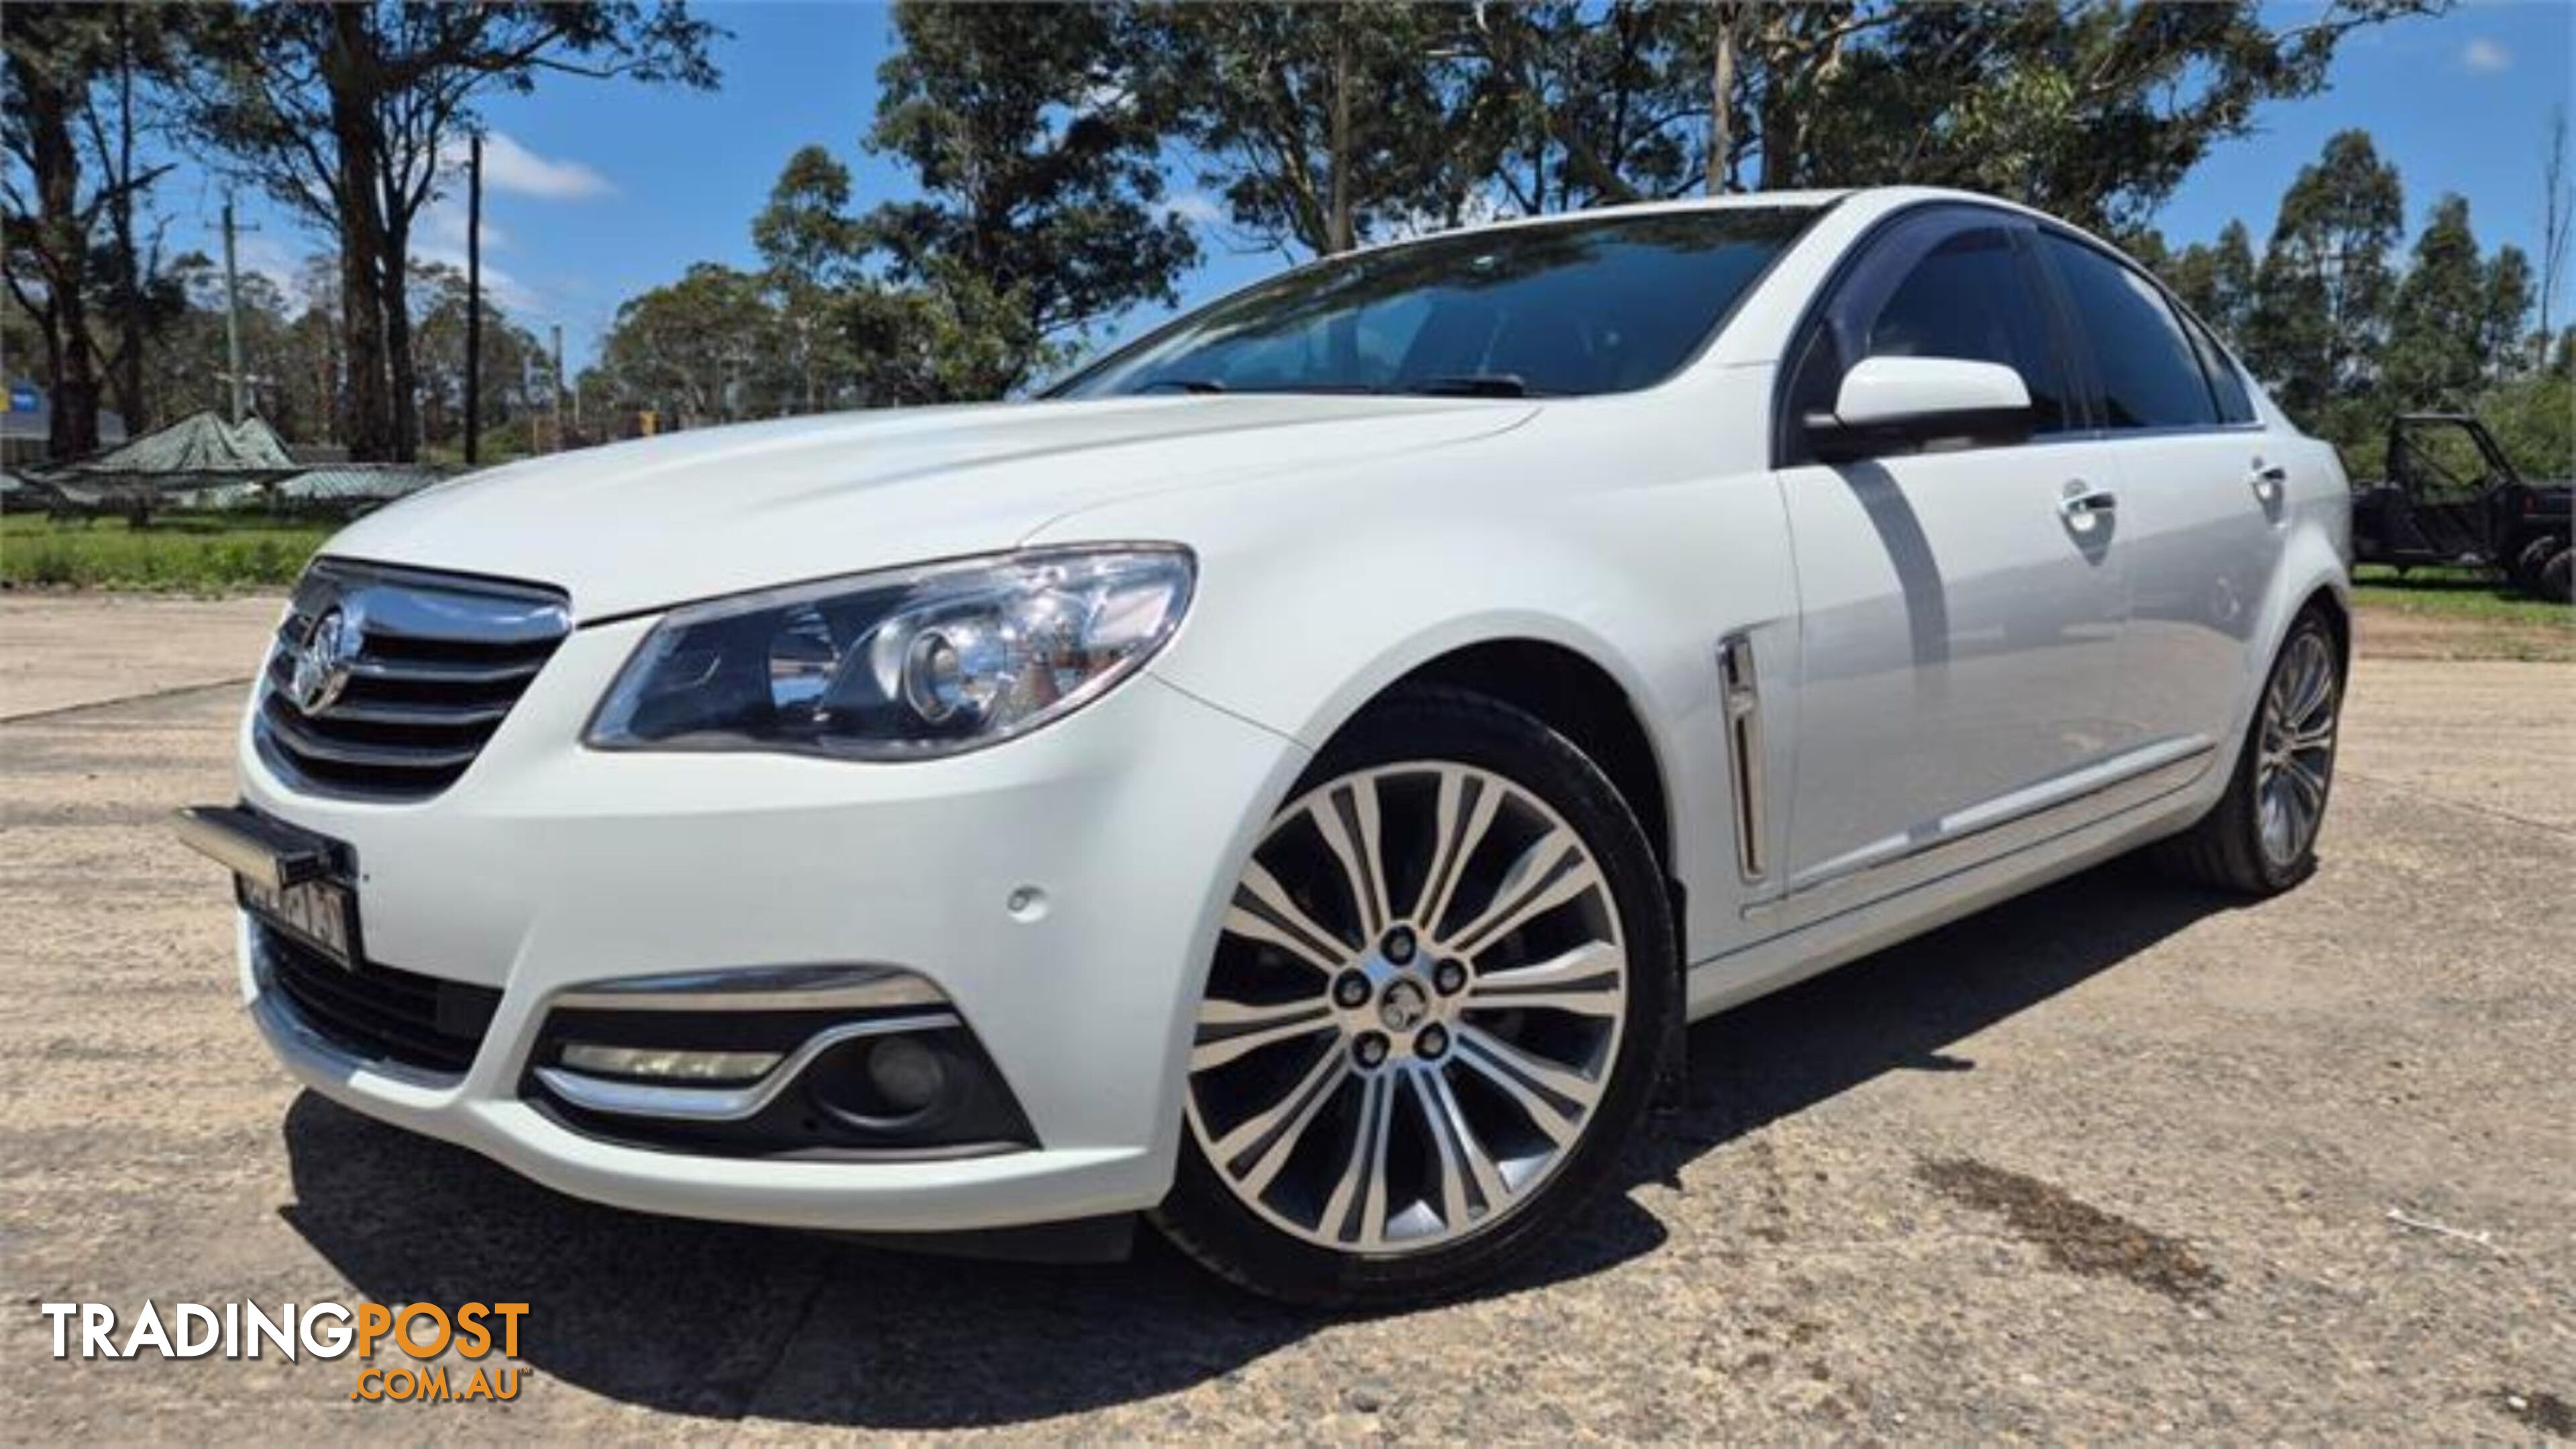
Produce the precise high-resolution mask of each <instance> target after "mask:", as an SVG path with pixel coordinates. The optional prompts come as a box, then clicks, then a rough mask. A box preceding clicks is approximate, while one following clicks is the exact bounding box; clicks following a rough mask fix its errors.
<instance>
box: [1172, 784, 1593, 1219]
mask: <svg viewBox="0 0 2576 1449" xmlns="http://www.w3.org/2000/svg"><path fill="white" fill-rule="evenodd" d="M1627 1010H1628V959H1627V951H1626V948H1625V945H1624V942H1623V940H1622V937H1621V934H1620V926H1619V919H1618V912H1617V910H1616V909H1615V908H1614V906H1613V903H1612V900H1611V896H1610V890H1609V885H1608V881H1607V878H1606V877H1605V876H1604V874H1603V873H1602V870H1601V866H1600V863H1599V861H1598V860H1596V859H1595V857H1594V855H1593V852H1592V850H1591V848H1590V847H1589V846H1588V845H1587V844H1586V843H1585V842H1584V840H1583V839H1582V837H1581V836H1580V835H1578V834H1577V833H1576V832H1575V830H1574V829H1573V828H1572V827H1571V826H1569V825H1568V824H1566V822H1565V820H1564V819H1563V818H1562V817H1561V816H1560V815H1558V814H1557V812H1556V811H1555V810H1553V809H1551V808H1550V807H1549V806H1548V805H1547V804H1546V802H1544V801H1542V800H1541V799H1539V798H1538V797H1537V796H1536V795H1534V794H1532V793H1531V792H1530V791H1528V790H1526V789H1524V788H1522V787H1521V786H1519V785H1517V784H1515V783H1513V782H1512V781H1511V780H1509V779H1507V778H1505V777H1503V776H1501V775H1499V774H1496V773H1494V772H1492V771H1489V770H1485V769H1480V768H1477V767H1473V766H1469V765H1463V764H1457V763H1452V762H1445V761H1444V762H1435V761H1421V762H1409V763H1403V764H1395V765H1386V766H1380V767H1377V768H1373V769H1366V770H1360V771H1354V772H1352V773H1350V774H1346V775H1343V776H1341V777H1339V778H1337V779H1334V780H1331V781H1328V782H1326V783H1325V784H1323V785H1321V786H1319V787H1318V788H1316V789H1314V790H1311V791H1309V792H1307V793H1306V794H1305V795H1303V796H1301V797H1299V798H1298V799H1297V800H1295V801H1293V802H1291V803H1290V804H1289V805H1288V806H1287V808H1285V809H1284V810H1282V811H1281V812H1280V813H1279V814H1278V816H1277V817H1276V818H1274V819H1273V820H1272V821H1271V823H1270V825H1269V827H1268V829H1267V830H1266V831H1265V832H1264V835H1263V839H1262V842H1261V844H1260V845H1259V846H1258V847H1257V848H1256V849H1255V851H1254V853H1253V858H1252V860H1251V861H1250V862H1249V863H1248V864H1247V865H1246V866H1245V868H1244V872H1243V876H1242V879H1241V880H1240V882H1239V883H1238V884H1237V886H1236V889H1235V894H1234V899H1233V904H1232V908H1231V909H1230V910H1229V912H1228V913H1227V916H1226V921H1225V931H1224V935H1223V937H1222V938H1221V940H1220V942H1219V949H1218V952H1217V959H1216V962H1215V965H1214V967H1213V968H1212V970H1211V973H1210V978H1209V986H1208V994H1207V996H1206V998H1205V1000H1204V1001H1203V1002H1202V1004H1201V1006H1200V1009H1199V1017H1198V1030H1197V1036H1196V1040H1195V1043H1194V1045H1193V1048H1192V1051H1191V1055H1190V1070H1189V1104H1188V1110H1189V1122H1190V1128H1191V1131H1192V1132H1193V1133H1194V1134H1195V1135H1196V1137H1197V1140H1198V1144H1199V1147H1200V1149H1201V1150H1202V1151H1203V1152H1204V1153H1205V1155H1206V1157H1207V1160H1208V1162H1209V1163H1210V1164H1211V1165H1213V1166H1214V1168H1215V1169H1216V1173H1217V1175H1218V1176H1219V1177H1220V1178H1221V1179H1222V1180H1223V1181H1224V1182H1225V1184H1226V1186H1227V1187H1228V1189H1229V1190H1230V1191H1231V1192H1232V1193H1233V1194H1234V1196H1235V1198H1236V1200H1237V1201H1239V1202H1241V1203H1242V1204H1243V1205H1245V1206H1246V1207H1248V1208H1250V1209H1251V1210H1252V1211H1253V1212H1255V1213H1256V1214H1258V1215H1259V1216H1260V1217H1262V1218H1263V1219H1265V1220H1267V1221H1268V1222H1269V1223H1271V1224H1272V1225H1273V1226H1275V1227H1277V1228H1280V1229H1282V1230H1284V1231H1286V1232H1288V1233H1290V1234H1292V1235H1294V1236H1296V1237H1298V1238H1300V1239H1303V1240H1305V1241H1307V1242H1310V1243H1315V1244H1320V1245H1322V1246H1324V1247H1327V1248H1332V1249H1335V1250H1339V1251H1344V1252H1358V1253H1363V1254H1369V1255H1376V1256H1385V1255H1396V1254H1407V1253H1414V1252H1419V1251H1422V1250H1425V1249H1428V1248H1432V1247H1437V1246H1444V1245H1447V1244H1451V1243H1454V1242H1457V1241H1459V1240H1460V1239H1462V1238H1465V1237H1468V1236H1470V1235H1472V1234H1475V1233H1479V1232H1482V1231H1483V1230H1485V1229H1487V1228H1489V1227H1491V1226H1493V1225H1494V1224H1495V1223H1497V1222H1499V1221H1501V1220H1502V1219H1503V1218H1504V1217H1506V1216H1508V1215H1509V1214H1510V1213H1511V1212H1512V1211H1513V1210H1514V1209H1515V1208H1517V1207H1519V1206H1520V1205H1522V1204H1524V1203H1526V1202H1528V1201H1530V1200H1531V1199H1532V1198H1533V1197H1534V1196H1535V1195H1536V1194H1537V1191H1538V1189H1539V1188H1540V1187H1541V1186H1542V1185H1543V1184H1544V1183H1545V1182H1546V1181H1547V1180H1548V1178H1549V1177H1550V1176H1551V1175H1552V1174H1553V1173H1554V1171H1555V1170H1556V1169H1557V1168H1558V1167H1559V1166H1560V1165H1562V1164H1563V1162H1564V1161H1565V1160H1566V1158H1567V1157H1568V1156H1569V1155H1570V1154H1571V1153H1572V1152H1573V1150H1574V1148H1575V1146H1576V1144H1577V1143H1578V1142H1579V1141H1580V1140H1581V1139H1582V1137H1583V1134H1584V1131H1585V1129H1586V1127H1587V1126H1588V1125H1589V1124H1590V1122H1591V1120H1592V1117H1593V1114H1594V1110H1595V1108H1596V1107H1597V1106H1598V1104H1599V1102H1600V1100H1601V1095H1602V1092H1603V1091H1604V1089H1605V1088H1606V1087H1607V1085H1608V1078H1609V1072H1610V1064H1611V1063H1612V1062H1614V1061H1615V1060H1617V1058H1618V1052H1619V1040H1620V1033H1621V1030H1622V1028H1623V1026H1624V1024H1625V1020H1626V1016H1627Z"/></svg>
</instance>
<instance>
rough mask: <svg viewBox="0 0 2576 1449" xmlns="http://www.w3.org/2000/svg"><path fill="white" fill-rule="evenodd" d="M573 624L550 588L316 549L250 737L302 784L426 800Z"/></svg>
mask: <svg viewBox="0 0 2576 1449" xmlns="http://www.w3.org/2000/svg"><path fill="white" fill-rule="evenodd" d="M570 627H571V609H570V606H569V604H568V603H567V601H566V600H565V598H564V596H563V595H562V594H560V593H557V592H555V591H554V590H552V589H547V588H542V587H538V586H536V585H532V584H514V583H505V582H500V581H496V580H490V579H479V578H469V577H462V576H459V575H454V574H438V573H427V572H423V571H419V570H413V569H396V568H388V567H382V566H378V565H372V564H354V563H346V562H342V561H340V560H336V559H324V560H321V561H319V562H317V563H315V564H314V565H313V567H312V568H310V569H308V570H306V571H305V575H304V578H303V580H302V581H301V582H299V583H298V584H297V585H296V588H295V599H294V602H293V604H292V605H290V606H289V610H288V613H287V617H286V621H285V622H284V623H282V624H280V625H279V626H278V630H277V644H276V647H275V648H273V649H272V650H271V651H270V652H269V657H268V668H267V672H266V674H265V676H264V677H263V687H262V689H261V691H260V700H259V711H258V716H257V721H256V724H255V725H254V728H253V731H252V733H253V736H254V738H256V740H257V741H258V744H259V748H260V752H261V754H262V756H263V757H264V758H265V759H266V760H267V761H268V763H269V766H270V767H271V768H272V769H275V770H276V771H278V773H279V774H281V775H282V776H284V777H285V778H287V779H288V780H290V781H291V782H293V783H294V784H295V785H296V786H297V787H299V788H302V789H307V790H311V791H313V792H315V793H317V794H325V795H339V796H347V797H352V798H357V799H367V800H391V801H402V800H425V799H428V798H429V797H431V796H433V795H436V794H437V793H439V792H440V791H442V790H444V789H446V788H447V787H448V786H450V785H452V784H454V783H456V780H457V778H458V777H459V776H461V775H463V774H464V773H465V770H466V767H467V766H469V765H471V764H473V763H474V759H475V756H476V755H478V754H480V753H481V752H482V749H483V745H484V743H485V742H486V741H487V740H489V739H490V738H491V737H492V732H493V731H494V730H495V729H497V728H499V727H500V724H501V721H502V719H503V718H505V717H506V716H507V715H508V714H509V712H510V707H511V706H512V705H514V704H516V703H518V700H519V696H520V694H521V693H522V692H524V691H525V690H526V689H527V687H528V682H529V681H530V680H532V679H534V678H536V675H537V671H538V670H540V669H542V668H544V667H545V663H546V660H547V659H548V658H549V657H551V656H552V655H553V653H554V651H555V646H556V645H558V644H560V643H562V642H563V638H564V635H565V633H566V632H567V631H568V630H569V629H570Z"/></svg>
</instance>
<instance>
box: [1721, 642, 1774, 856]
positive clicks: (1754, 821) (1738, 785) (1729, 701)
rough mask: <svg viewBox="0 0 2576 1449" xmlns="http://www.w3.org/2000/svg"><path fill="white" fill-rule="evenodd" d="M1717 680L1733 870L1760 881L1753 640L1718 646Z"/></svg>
mask: <svg viewBox="0 0 2576 1449" xmlns="http://www.w3.org/2000/svg"><path fill="white" fill-rule="evenodd" d="M1717 679H1718V688H1719V691H1720V694H1721V696H1722V698H1723V700H1724V703H1725V706H1726V753H1727V760H1728V763H1729V764H1730V765H1731V766H1732V767H1733V771H1734V784H1735V868H1736V871H1737V873H1739V874H1741V875H1742V876H1743V877H1744V879H1746V880H1748V881H1758V880H1760V879H1762V877H1763V874H1764V871H1765V868H1766V862H1765V857H1764V849H1765V845H1766V842H1767V841H1768V840H1769V835H1768V828H1769V827H1768V824H1767V822H1768V821H1769V819H1770V815H1769V809H1768V802H1767V801H1766V800H1765V799H1764V793H1765V791H1766V790H1767V788H1768V786H1767V784H1766V771H1765V770H1764V767H1763V760H1762V682H1761V679H1760V677H1759V676H1758V675H1757V674H1756V673H1755V672H1754V664H1753V636H1752V635H1750V634H1729V635H1727V636H1726V637H1725V638H1724V639H1722V640H1720V641H1718V646H1717Z"/></svg>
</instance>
